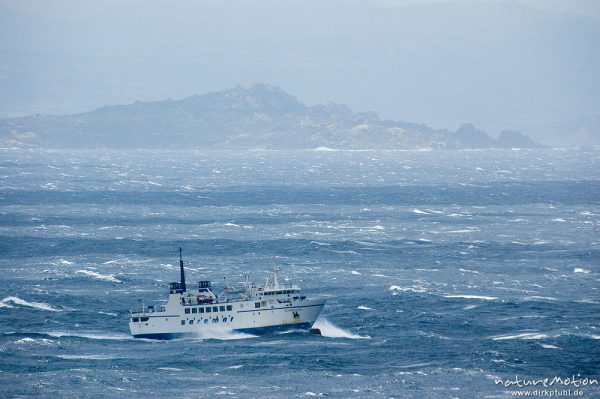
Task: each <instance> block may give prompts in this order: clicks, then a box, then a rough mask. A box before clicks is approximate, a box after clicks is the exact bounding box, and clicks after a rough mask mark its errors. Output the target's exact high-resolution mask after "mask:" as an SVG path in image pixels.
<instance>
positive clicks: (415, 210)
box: [413, 208, 429, 215]
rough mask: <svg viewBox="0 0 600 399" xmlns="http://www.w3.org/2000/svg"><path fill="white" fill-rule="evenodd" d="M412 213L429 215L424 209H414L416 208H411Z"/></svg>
mask: <svg viewBox="0 0 600 399" xmlns="http://www.w3.org/2000/svg"><path fill="white" fill-rule="evenodd" d="M413 213H416V214H417V215H429V213H427V212H424V211H422V210H420V209H416V208H415V209H413Z"/></svg>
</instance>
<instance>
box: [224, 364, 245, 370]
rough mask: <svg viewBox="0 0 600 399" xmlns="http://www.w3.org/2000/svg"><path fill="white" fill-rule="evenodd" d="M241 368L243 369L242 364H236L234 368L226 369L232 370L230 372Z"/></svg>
mask: <svg viewBox="0 0 600 399" xmlns="http://www.w3.org/2000/svg"><path fill="white" fill-rule="evenodd" d="M242 367H244V365H243V364H236V365H235V366H229V367H227V368H228V369H232V370H237V369H241V368H242Z"/></svg>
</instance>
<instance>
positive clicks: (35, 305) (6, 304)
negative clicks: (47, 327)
mask: <svg viewBox="0 0 600 399" xmlns="http://www.w3.org/2000/svg"><path fill="white" fill-rule="evenodd" d="M10 303H12V304H13V305H20V306H26V307H29V308H32V309H38V310H47V311H50V312H62V310H60V309H55V308H53V307H52V306H50V305H48V304H47V303H42V302H27V301H26V300H24V299H21V298H19V297H16V296H9V297H6V298H4V299H3V300H2V301H0V308H14V306H13V305H10Z"/></svg>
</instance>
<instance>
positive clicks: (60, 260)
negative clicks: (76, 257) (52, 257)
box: [58, 259, 75, 266]
mask: <svg viewBox="0 0 600 399" xmlns="http://www.w3.org/2000/svg"><path fill="white" fill-rule="evenodd" d="M73 263H75V262H70V261H68V260H66V259H59V260H58V264H60V265H66V266H68V265H72V264H73Z"/></svg>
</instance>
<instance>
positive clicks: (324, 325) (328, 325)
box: [313, 317, 371, 339]
mask: <svg viewBox="0 0 600 399" xmlns="http://www.w3.org/2000/svg"><path fill="white" fill-rule="evenodd" d="M313 328H318V329H319V330H321V335H322V336H324V337H328V338H349V339H371V337H369V336H368V335H365V336H362V335H358V334H354V333H352V332H350V331H348V330H344V329H343V328H340V327H338V326H336V325H335V324H333V323H332V322H330V321H329V320H327V319H326V318H325V317H319V318H318V319H317V321H316V322H315V323H314V324H313Z"/></svg>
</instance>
